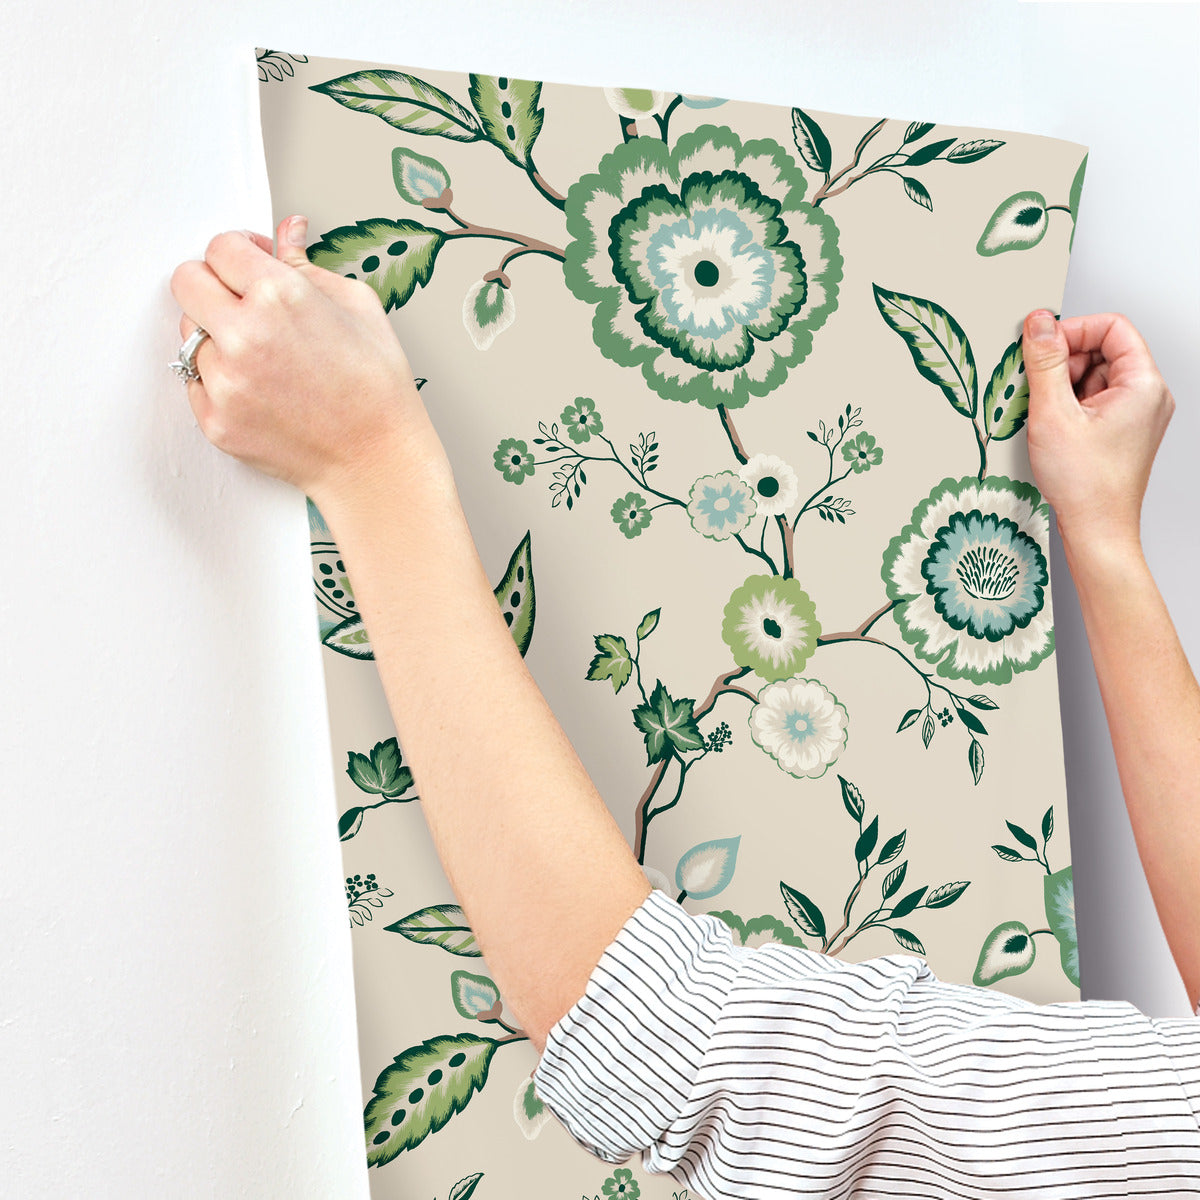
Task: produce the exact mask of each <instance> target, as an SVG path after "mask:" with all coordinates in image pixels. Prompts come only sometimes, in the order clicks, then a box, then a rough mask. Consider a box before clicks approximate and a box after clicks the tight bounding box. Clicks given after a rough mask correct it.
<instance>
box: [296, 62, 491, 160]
mask: <svg viewBox="0 0 1200 1200" xmlns="http://www.w3.org/2000/svg"><path fill="white" fill-rule="evenodd" d="M309 91H311V92H321V93H322V94H323V95H326V96H328V97H329V98H330V99H332V100H336V101H337V102H338V103H339V104H343V105H345V106H346V107H347V108H352V109H354V110H355V111H356V112H365V113H370V114H371V115H372V116H376V117H379V118H380V119H381V120H383V121H386V122H387V123H388V124H389V125H391V126H393V127H394V128H396V129H402V130H403V131H404V132H405V133H422V134H433V135H437V136H438V137H446V138H450V139H451V140H452V141H455V142H477V141H479V140H480V139H481V138H482V137H483V136H484V132H483V127H482V126H481V125H480V124H479V120H478V118H477V117H476V116H475V114H474V113H472V112H471V111H470V110H469V109H467V108H464V107H463V106H462V105H461V104H459V102H458V101H457V100H455V99H454V98H453V97H452V96H449V95H447V94H446V93H445V92H443V91H442V89H441V88H438V87H434V86H433V84H431V83H426V82H425V81H424V80H423V79H418V78H417V76H415V75H408V74H406V73H405V72H403V71H391V70H387V69H382V68H381V69H379V70H367V71H354V72H352V73H351V74H349V75H339V76H338V78H336V79H329V80H326V81H325V82H324V83H316V84H313V85H312V86H311V87H310V88H309Z"/></svg>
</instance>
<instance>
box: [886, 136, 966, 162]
mask: <svg viewBox="0 0 1200 1200" xmlns="http://www.w3.org/2000/svg"><path fill="white" fill-rule="evenodd" d="M953 145H954V138H952V137H951V138H946V139H945V140H944V141H941V142H930V143H929V144H928V145H925V146H920V147H918V148H917V149H916V150H914V151H913V152H912V153H911V154H910V155H909V156H908V157H907V158H906V159H905V160H904V162H903V163H901V164H899V165H900V166H904V167H920V166H924V165H925V163H927V162H932V161H933V160H934V159H935V158H937V156H938V155H939V154H941V152H942V151H943V150H945V149H946V147H947V146H953Z"/></svg>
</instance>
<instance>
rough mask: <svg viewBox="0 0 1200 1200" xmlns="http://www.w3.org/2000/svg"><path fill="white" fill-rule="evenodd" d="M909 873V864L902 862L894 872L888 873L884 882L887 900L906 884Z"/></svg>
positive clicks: (884, 892)
mask: <svg viewBox="0 0 1200 1200" xmlns="http://www.w3.org/2000/svg"><path fill="white" fill-rule="evenodd" d="M907 873H908V863H907V862H902V863H901V864H900V865H899V866H898V867H897V868H896V869H895V870H894V871H889V872H888V876H887V878H886V879H885V880H884V881H883V898H884V899H885V900H886V899H887V898H888V897H889V896H891V895H892V894H893V893H895V892H898V891H899V890H900V885H901V884H902V883H903V882H904V876H905V875H906V874H907Z"/></svg>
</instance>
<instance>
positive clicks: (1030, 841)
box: [1004, 821, 1038, 850]
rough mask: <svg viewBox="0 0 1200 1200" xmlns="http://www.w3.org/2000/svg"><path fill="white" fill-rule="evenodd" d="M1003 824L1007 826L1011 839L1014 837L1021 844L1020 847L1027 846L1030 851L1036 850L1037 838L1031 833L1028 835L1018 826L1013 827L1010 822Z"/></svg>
mask: <svg viewBox="0 0 1200 1200" xmlns="http://www.w3.org/2000/svg"><path fill="white" fill-rule="evenodd" d="M1004 823H1005V825H1007V826H1008V832H1009V833H1011V834H1012V835H1013V837H1015V838H1016V839H1017V841H1018V842H1020V843H1021V845H1022V846H1028V847H1029V849H1030V850H1037V848H1038V844H1037V838H1035V837H1034V836H1033V834H1032V833H1028V832H1027V831H1026V830H1024V829H1022V828H1021V826H1020V825H1014V824H1013V823H1012V822H1011V821H1005V822H1004Z"/></svg>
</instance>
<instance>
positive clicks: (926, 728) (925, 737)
mask: <svg viewBox="0 0 1200 1200" xmlns="http://www.w3.org/2000/svg"><path fill="white" fill-rule="evenodd" d="M932 738H933V717H932V716H931V715H929V714H926V716H925V723H924V724H923V725H922V726H921V741H923V742H924V743H925V749H926V750H928V749H929V743H930V740H931V739H932Z"/></svg>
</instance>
